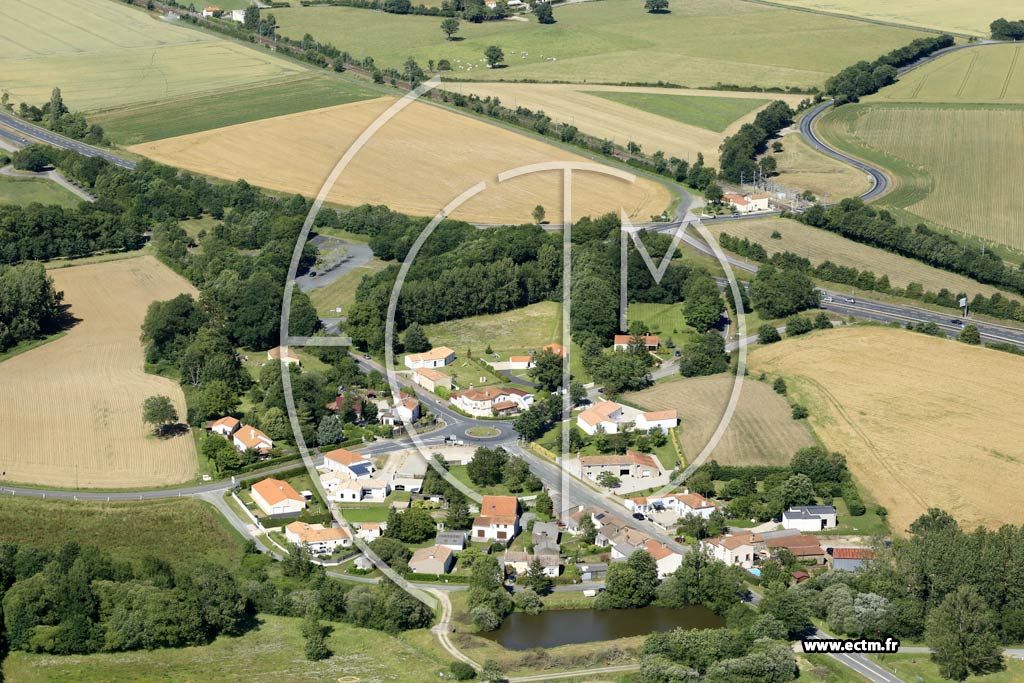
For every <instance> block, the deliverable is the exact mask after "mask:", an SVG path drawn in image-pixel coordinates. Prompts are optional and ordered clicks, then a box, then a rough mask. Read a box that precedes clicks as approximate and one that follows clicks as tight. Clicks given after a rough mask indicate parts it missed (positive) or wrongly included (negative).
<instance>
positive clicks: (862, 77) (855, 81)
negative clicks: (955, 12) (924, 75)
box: [825, 34, 954, 107]
mask: <svg viewBox="0 0 1024 683" xmlns="http://www.w3.org/2000/svg"><path fill="white" fill-rule="evenodd" d="M953 43H954V40H953V36H951V35H947V34H942V35H939V36H930V37H927V38H915V39H914V40H912V41H911V42H910V44H908V45H904V46H903V47H900V48H896V49H895V50H893V51H891V52H888V53H886V54H884V55H882V56H881V57H879V58H878V59H876V60H874V61H873V62H868V61H865V60H862V61H859V62H857V63H856V64H854V65H853V66H848V67H846V68H845V69H843V70H842V71H840V72H839V73H837V74H836V75H835V76H832V77H831V78H829V79H828V80H827V81H826V82H825V92H826V93H827V94H828V95H829V96H831V97H832V98H834V99H835V105H836V106H837V107H838V106H840V105H843V104H846V103H848V102H856V101H857V100H859V99H860V98H861V97H864V96H865V95H870V94H871V93H875V92H878V91H879V90H880V89H882V88H884V87H885V86H887V85H889V84H890V83H893V82H895V81H896V76H897V75H898V71H897V70H898V69H899V68H900V67H904V66H907V65H909V64H913V63H914V62H916V61H917V60H919V59H921V58H922V57H927V56H928V55H930V54H932V53H933V52H937V51H938V50H942V49H944V48H947V47H951V46H952V45H953Z"/></svg>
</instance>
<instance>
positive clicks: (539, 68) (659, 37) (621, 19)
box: [274, 0, 920, 87]
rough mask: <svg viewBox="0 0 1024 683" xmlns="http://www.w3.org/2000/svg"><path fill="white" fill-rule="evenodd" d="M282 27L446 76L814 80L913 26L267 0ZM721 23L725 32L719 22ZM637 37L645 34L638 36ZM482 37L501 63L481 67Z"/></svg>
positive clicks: (719, 13)
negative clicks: (443, 64) (546, 17)
mask: <svg viewBox="0 0 1024 683" xmlns="http://www.w3.org/2000/svg"><path fill="white" fill-rule="evenodd" d="M274 16H275V17H276V18H277V20H278V23H279V25H280V28H279V33H280V34H281V35H287V36H289V37H292V38H301V37H302V36H303V34H305V33H311V34H312V35H313V36H315V37H316V38H317V39H318V40H321V41H329V42H332V43H334V44H336V45H344V46H345V49H347V50H348V51H349V52H351V53H352V54H353V55H355V56H356V57H357V58H362V57H364V56H366V55H371V56H373V57H374V58H375V59H376V63H377V66H378V67H384V66H391V67H401V65H402V63H403V62H404V61H405V60H406V59H407V58H408V57H409V56H412V57H414V58H415V59H416V60H417V61H418V62H419V63H420V64H421V65H427V62H428V60H429V59H434V60H435V61H436V60H438V59H448V60H450V61H451V64H452V69H453V71H452V73H451V75H452V76H455V77H459V78H471V79H475V80H506V81H507V80H525V79H536V80H540V81H545V80H547V81H552V80H562V81H570V82H588V83H621V82H630V83H654V82H656V81H659V80H661V81H668V82H671V83H674V84H677V85H683V86H691V87H692V86H701V87H713V86H715V85H716V84H720V83H728V84H735V85H741V86H764V87H767V86H803V87H808V86H812V85H818V86H820V85H821V84H822V83H824V81H825V79H826V78H828V76H830V75H831V74H833V73H835V72H837V71H839V70H840V69H842V68H843V67H845V66H848V65H849V64H852V63H854V62H856V61H857V60H859V59H873V58H874V57H876V56H878V55H880V54H882V53H884V52H887V51H888V50H891V49H893V48H895V47H898V46H900V45H904V44H906V43H908V42H910V40H912V39H913V38H914V37H916V36H918V35H920V34H919V33H918V32H916V31H908V30H904V29H899V28H889V27H885V26H876V25H870V24H865V23H862V22H856V21H849V20H846V19H839V18H835V17H829V16H823V15H816V14H810V13H806V12H794V11H791V10H787V9H780V8H777V7H768V6H764V5H756V4H752V3H744V2H739V1H738V0H708V1H706V2H701V3H697V4H685V3H684V4H678V5H675V6H673V7H672V11H671V13H668V14H650V13H648V12H645V11H644V9H643V6H642V5H637V4H636V3H635V2H631V1H629V0H607V1H606V2H600V3H582V4H580V5H573V6H563V7H556V8H555V18H556V19H557V23H555V24H551V25H548V26H543V25H540V24H538V23H536V22H535V21H533V20H532V18H530V20H529V21H491V22H483V23H481V24H472V23H469V22H463V23H462V27H461V30H460V31H459V37H460V38H461V40H459V41H446V40H445V39H444V35H443V34H442V33H441V31H440V30H439V29H438V27H437V25H438V21H437V18H436V17H417V16H411V15H409V16H398V15H389V14H382V13H380V12H368V11H366V10H361V9H354V8H347V7H295V6H293V7H292V8H291V9H279V10H274ZM725 24H728V26H729V30H728V31H722V26H723V25H725ZM638 36H639V37H641V38H638ZM488 45H499V46H501V47H502V49H503V50H504V51H505V61H506V64H507V68H500V69H488V68H487V66H486V63H485V61H484V60H483V52H484V49H485V48H486V47H487V46H488Z"/></svg>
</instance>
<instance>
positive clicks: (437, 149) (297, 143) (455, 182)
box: [130, 97, 672, 223]
mask: <svg viewBox="0 0 1024 683" xmlns="http://www.w3.org/2000/svg"><path fill="white" fill-rule="evenodd" d="M393 102H394V100H393V98H390V97H380V98H377V99H373V100H366V101H363V102H355V103H352V104H345V105H340V106H337V107H328V108H324V109H317V110H314V111H309V112H303V113H299V114H291V115H288V116H279V117H276V118H272V119H264V120H262V121H255V122H253V123H246V124H241V125H237V126H229V127H227V128H218V129H215V130H210V131H205V132H202V133H196V134H194V135H185V136H181V137H176V138H169V139H166V140H161V141H157V142H151V143H145V144H141V145H135V146H133V147H131V148H130V149H131V150H132V151H134V152H137V153H139V154H142V155H144V156H148V157H151V158H153V159H156V160H157V161H161V162H164V163H168V164H172V165H175V166H180V167H183V168H187V169H190V170H193V171H198V172H201V173H205V174H209V175H212V176H217V177H220V178H226V179H229V180H235V179H237V178H245V179H246V180H247V181H249V182H250V183H252V184H254V185H259V186H262V187H267V188H271V189H275V190H281V191H284V192H300V193H304V194H306V195H307V196H309V195H315V194H316V193H317V191H318V190H319V189H320V186H321V184H322V183H323V181H324V179H325V178H326V177H327V176H328V174H329V173H330V171H331V169H332V168H333V167H334V164H335V163H336V162H337V161H338V159H340V158H341V156H342V154H343V153H344V152H345V150H346V149H347V148H348V146H349V145H350V144H351V143H352V142H353V141H354V140H355V139H356V138H357V136H358V135H359V134H360V133H361V132H362V131H363V130H364V129H365V128H366V127H367V125H369V124H370V123H371V122H372V121H374V119H376V118H377V116H379V115H380V114H381V113H383V112H384V111H385V110H386V109H387V108H388V107H389V106H391V104H392V103H393ZM257 148H258V149H260V153H259V154H253V153H252V150H253V149H257ZM554 160H576V161H583V158H582V157H579V156H577V155H575V154H573V153H571V152H567V151H565V150H562V149H560V148H558V147H554V146H552V145H548V144H546V143H543V142H540V141H538V140H534V139H531V138H529V137H526V136H524V135H521V134H519V133H514V132H512V131H509V130H504V129H501V128H498V127H496V126H493V125H491V124H489V123H484V122H481V121H478V120H475V119H472V118H470V117H467V116H463V115H460V114H457V113H454V112H451V111H448V110H446V109H442V108H440V107H436V106H432V105H428V104H423V103H414V104H412V105H410V106H409V107H408V108H407V109H405V110H403V111H402V112H401V113H400V114H398V115H397V116H396V117H395V118H394V119H392V120H390V121H388V122H387V123H386V124H385V125H384V127H383V128H381V130H380V132H378V133H377V134H376V135H375V136H374V137H373V138H372V139H370V141H369V142H368V143H367V144H366V146H365V147H363V149H362V151H360V152H359V154H358V155H357V156H356V157H355V158H354V160H353V161H352V163H351V164H349V166H348V168H347V169H346V171H345V173H344V174H343V175H342V176H341V178H340V179H339V181H338V183H337V184H336V185H335V187H334V190H333V191H332V192H331V193H330V194H329V199H330V200H331V201H333V202H336V203H338V204H342V205H349V206H352V205H358V204H363V203H367V202H368V203H371V204H387V205H388V206H390V207H391V208H392V209H395V210H396V211H401V212H405V213H410V214H414V215H421V216H426V215H429V216H433V215H434V214H436V213H437V212H438V211H440V210H441V209H442V208H443V207H444V206H445V205H447V204H448V203H449V202H450V201H451V200H452V199H454V198H455V197H457V196H458V195H460V194H461V193H462V192H464V191H465V190H467V189H468V188H470V187H471V186H473V185H475V184H477V183H479V182H481V181H487V182H488V189H487V190H486V191H484V192H483V193H481V194H479V195H477V196H476V197H474V198H473V199H471V200H469V201H468V202H467V203H466V204H464V205H463V206H462V208H460V209H458V210H457V211H455V213H454V214H452V215H453V217H455V218H459V219H462V220H470V221H479V222H484V223H494V222H503V221H529V220H531V218H530V216H531V213H532V211H533V208H534V207H535V206H537V205H538V204H540V205H543V206H545V207H547V208H548V211H549V214H550V215H552V216H556V215H558V214H559V212H560V211H561V208H560V207H561V196H562V186H561V177H560V174H558V173H556V172H553V171H551V172H544V173H539V174H533V175H530V176H525V177H521V178H516V179H513V180H510V181H506V182H504V183H501V184H500V185H499V184H497V182H496V178H495V176H496V174H497V173H499V172H502V171H505V170H510V169H512V168H515V167H518V166H521V165H525V164H532V163H538V162H546V161H554ZM574 178H575V182H574V188H573V206H574V212H575V215H576V216H577V217H579V216H583V215H588V214H589V215H600V214H604V213H606V212H609V211H614V212H618V211H619V209H620V208H621V209H623V210H624V211H625V212H626V213H627V214H628V215H630V216H635V217H641V219H642V220H649V219H650V217H651V216H652V215H660V214H661V213H662V212H664V211H665V210H666V209H667V208H668V206H669V204H670V203H671V201H672V198H671V196H670V194H669V192H668V190H667V189H666V188H665V187H664V186H662V185H660V184H658V183H656V182H654V181H651V180H647V179H643V178H638V179H637V180H636V182H634V183H628V182H626V181H624V180H621V179H618V178H612V177H608V176H600V175H598V174H595V173H582V172H578V173H576V175H575V176H574Z"/></svg>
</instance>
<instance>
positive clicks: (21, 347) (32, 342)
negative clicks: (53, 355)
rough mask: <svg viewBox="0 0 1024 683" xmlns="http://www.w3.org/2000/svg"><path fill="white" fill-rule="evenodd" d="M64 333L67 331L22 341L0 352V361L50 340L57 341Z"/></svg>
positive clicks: (47, 342)
mask: <svg viewBox="0 0 1024 683" xmlns="http://www.w3.org/2000/svg"><path fill="white" fill-rule="evenodd" d="M65 334H67V332H64V331H61V332H54V333H53V334H51V335H49V336H47V337H43V338H42V339H29V340H28V341H23V342H21V343H20V344H16V345H15V346H12V347H11V348H9V349H7V350H6V351H4V352H3V353H0V363H3V362H4V361H5V360H7V359H9V358H14V357H15V356H17V355H19V354H22V353H25V352H26V351H31V350H32V349H36V348H39V347H40V346H43V345H44V344H49V343H50V342H52V341H57V340H58V339H60V338H61V337H63V336H64V335H65Z"/></svg>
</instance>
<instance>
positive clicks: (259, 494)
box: [249, 478, 306, 517]
mask: <svg viewBox="0 0 1024 683" xmlns="http://www.w3.org/2000/svg"><path fill="white" fill-rule="evenodd" d="M249 492H250V494H251V495H252V500H253V502H254V503H256V505H257V506H258V507H259V509H260V510H262V511H263V514H265V515H267V516H268V517H285V516H289V515H297V514H299V513H301V512H302V511H303V510H305V509H306V499H305V498H304V497H303V496H302V494H301V493H299V492H298V491H296V490H295V489H294V488H293V487H292V485H291V484H289V483H288V482H286V481H283V480H281V479H274V478H267V479H264V480H262V481H258V482H256V483H255V484H253V485H252V488H251V489H250V490H249Z"/></svg>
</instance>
